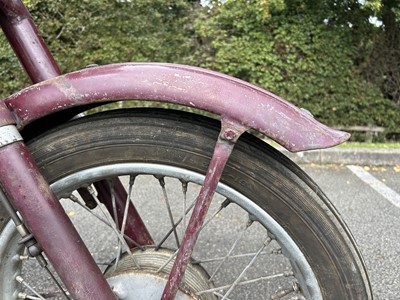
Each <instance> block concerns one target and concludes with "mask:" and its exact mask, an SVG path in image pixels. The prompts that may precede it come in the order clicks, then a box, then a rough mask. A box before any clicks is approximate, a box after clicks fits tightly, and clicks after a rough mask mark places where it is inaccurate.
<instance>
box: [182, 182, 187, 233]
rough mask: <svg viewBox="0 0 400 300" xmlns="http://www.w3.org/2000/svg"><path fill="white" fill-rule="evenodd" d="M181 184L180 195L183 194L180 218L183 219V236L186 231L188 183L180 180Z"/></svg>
mask: <svg viewBox="0 0 400 300" xmlns="http://www.w3.org/2000/svg"><path fill="white" fill-rule="evenodd" d="M181 183H182V194H183V207H182V218H183V224H182V236H183V235H184V234H185V230H186V214H187V212H186V210H187V209H186V203H187V190H188V183H187V182H186V181H183V180H181Z"/></svg>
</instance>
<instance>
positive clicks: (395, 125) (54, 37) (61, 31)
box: [0, 0, 400, 132]
mask: <svg viewBox="0 0 400 300" xmlns="http://www.w3.org/2000/svg"><path fill="white" fill-rule="evenodd" d="M199 2H200V1H197V0H190V1H189V0H175V1H172V0H168V1H161V0H151V1H148V0H135V1H127V0H91V1H89V0H81V1H77V0H71V1H63V0H53V1H43V0H26V1H25V3H26V4H27V5H28V7H29V9H30V11H31V13H32V15H33V16H34V19H35V21H36V22H37V24H38V26H39V29H40V31H41V32H42V34H43V37H44V39H45V41H46V43H47V44H48V45H49V47H50V49H51V51H52V53H54V54H55V57H56V59H57V61H59V63H60V66H61V69H62V70H63V72H69V71H72V70H76V69H81V68H83V67H85V66H86V65H89V64H93V63H96V64H107V63H112V62H123V61H163V62H174V63H184V64H192V65H197V66H202V67H206V68H210V69H214V70H217V71H221V72H223V73H227V74H230V75H233V76H235V77H238V78H241V79H244V80H246V81H249V82H252V83H254V84H256V85H259V86H262V87H264V88H266V89H268V90H271V91H273V92H274V93H276V94H278V95H280V96H282V97H284V98H286V99H288V100H289V101H291V102H293V103H294V104H296V105H298V106H301V107H304V108H307V109H308V110H310V111H311V112H312V113H313V114H314V115H315V116H316V117H317V118H318V119H319V120H321V121H323V122H326V123H328V124H330V125H341V126H346V125H374V126H383V127H386V128H388V129H389V131H394V132H400V128H399V127H400V126H399V124H400V88H399V87H400V67H399V61H400V26H399V24H400V4H399V1H397V0H365V1H359V0H336V1H331V0H243V1H242V0H227V1H210V3H209V6H206V7H201V6H200V4H199ZM372 17H374V18H375V19H376V20H377V21H382V22H383V23H384V26H378V25H377V23H375V24H373V23H371V18H372ZM0 64H1V68H0V76H1V78H2V81H1V82H0V90H1V96H3V97H5V96H6V95H9V94H10V93H12V92H15V91H17V90H19V89H20V88H21V87H23V86H26V85H28V84H29V80H28V79H27V78H26V76H25V75H24V74H23V72H21V71H20V67H19V65H18V62H17V60H16V58H15V57H14V56H13V54H12V51H11V49H9V47H8V45H7V44H6V43H5V41H4V40H1V41H0ZM129 105H131V104H129Z"/></svg>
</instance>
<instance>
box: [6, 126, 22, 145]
mask: <svg viewBox="0 0 400 300" xmlns="http://www.w3.org/2000/svg"><path fill="white" fill-rule="evenodd" d="M22 140H23V138H22V136H21V134H20V133H19V131H18V129H17V127H16V126H15V125H5V126H2V127H0V148H1V147H4V146H7V145H9V144H12V143H15V142H19V141H22Z"/></svg>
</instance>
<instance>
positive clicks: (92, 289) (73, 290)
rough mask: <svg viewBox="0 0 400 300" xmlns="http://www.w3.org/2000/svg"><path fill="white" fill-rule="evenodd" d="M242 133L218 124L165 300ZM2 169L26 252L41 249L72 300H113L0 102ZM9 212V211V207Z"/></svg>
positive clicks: (0, 174)
mask: <svg viewBox="0 0 400 300" xmlns="http://www.w3.org/2000/svg"><path fill="white" fill-rule="evenodd" d="M2 115H3V116H2ZM245 130H246V128H244V127H243V126H241V125H239V124H237V123H235V122H232V121H230V120H224V119H223V120H222V129H221V133H220V135H219V137H218V140H217V143H216V146H215V149H214V154H213V157H212V159H211V162H210V165H209V167H208V170H207V174H206V177H205V180H204V184H203V186H202V188H201V190H200V194H199V196H198V198H197V201H196V204H195V206H194V208H193V213H192V216H191V219H190V222H189V224H188V227H187V229H186V232H185V235H184V238H183V241H182V244H181V247H180V248H179V252H178V254H177V257H176V259H175V262H174V266H173V268H172V270H171V273H170V276H169V279H168V282H167V284H166V287H165V290H164V293H163V296H162V299H163V300H172V299H174V297H175V294H176V292H177V290H178V286H179V283H180V282H181V280H182V277H183V274H184V272H185V269H186V266H187V263H188V260H189V258H190V256H191V253H192V251H193V248H194V246H195V243H196V240H197V237H198V234H199V231H200V228H201V226H202V224H203V222H204V219H205V217H206V214H207V210H208V208H209V205H210V203H211V200H212V197H213V194H214V193H215V190H216V188H217V184H218V182H219V180H220V177H221V175H222V172H223V170H224V167H225V165H226V162H227V161H228V159H229V157H230V154H231V152H232V150H233V147H234V145H235V143H236V141H237V139H238V138H239V136H240V135H241V134H242V133H243V132H244V131H245ZM0 166H1V172H0V185H1V188H2V190H3V192H4V193H3V195H5V196H6V198H7V199H8V200H9V201H10V202H11V203H12V205H13V206H14V208H15V209H16V210H17V211H18V212H19V213H20V215H21V217H22V219H23V222H24V224H25V226H26V228H27V229H25V226H24V225H23V224H20V223H19V221H18V216H17V215H16V214H14V218H12V219H13V220H14V222H15V223H16V225H17V227H18V228H19V232H20V234H21V235H22V236H23V237H25V238H26V237H27V236H28V235H29V231H30V232H31V233H32V234H33V237H31V241H30V245H31V246H30V247H33V249H36V250H37V249H39V250H38V251H37V252H40V251H41V250H43V251H44V253H45V254H46V256H47V258H48V260H49V261H50V262H51V263H52V265H53V267H54V269H55V270H56V272H57V273H58V275H59V276H60V278H61V280H62V281H63V283H64V285H65V286H66V288H67V289H68V291H69V293H70V294H71V296H72V298H73V299H76V300H95V299H100V300H102V299H104V300H111V299H116V296H115V295H114V293H113V292H112V290H111V288H110V286H109V285H108V283H107V281H106V280H105V278H104V276H103V274H102V272H101V271H100V269H99V268H98V266H97V264H96V263H95V261H94V259H93V257H92V256H91V254H90V252H89V251H88V249H87V248H86V246H85V245H84V243H83V241H82V239H81V238H80V236H79V234H78V232H77V231H76V229H75V227H74V226H73V224H72V222H71V220H70V218H69V217H68V216H67V214H66V213H65V212H64V209H63V207H62V206H61V204H60V202H59V200H58V199H57V197H56V196H55V195H54V193H53V192H52V191H51V189H50V187H49V185H48V183H47V182H46V180H45V179H44V178H43V176H42V174H41V173H40V170H39V168H38V166H37V164H36V162H35V161H34V160H33V158H32V156H31V154H30V153H29V150H28V149H27V147H26V146H25V144H24V143H23V141H22V137H21V136H20V134H19V132H18V130H17V129H16V127H15V125H14V124H13V122H12V117H11V115H10V112H9V111H8V110H7V108H6V107H5V105H4V103H3V102H0ZM0 198H2V197H0ZM3 201H5V199H4V197H3ZM7 202H8V201H7ZM6 204H10V203H6ZM8 207H9V209H10V207H11V205H8ZM21 228H22V230H21ZM24 230H25V231H24ZM24 235H25V236H24ZM32 238H33V242H32ZM36 241H37V243H38V245H37V244H35V242H36ZM27 246H28V247H29V245H27ZM31 250H32V249H31Z"/></svg>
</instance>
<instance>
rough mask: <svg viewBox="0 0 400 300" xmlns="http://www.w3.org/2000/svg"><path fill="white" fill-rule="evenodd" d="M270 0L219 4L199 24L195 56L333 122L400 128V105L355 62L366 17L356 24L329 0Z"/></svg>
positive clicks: (357, 7)
mask: <svg viewBox="0 0 400 300" xmlns="http://www.w3.org/2000/svg"><path fill="white" fill-rule="evenodd" d="M266 3H267V1H261V0H248V1H227V2H226V3H225V4H224V5H220V6H217V5H214V6H213V9H212V10H211V11H210V12H208V13H207V14H206V15H205V16H203V17H202V19H200V20H199V21H198V22H197V24H196V26H197V27H196V29H197V31H196V32H197V33H198V34H199V36H200V40H201V41H202V44H203V49H202V51H198V56H197V58H198V59H197V61H201V65H202V66H205V67H208V68H211V69H215V70H218V71H221V72H224V73H228V74H230V75H232V76H235V77H239V78H242V79H244V80H246V81H250V82H252V83H254V84H256V85H259V86H262V87H264V88H266V89H269V90H271V91H273V92H274V93H276V94H278V95H281V96H283V97H284V98H287V99H289V100H290V101H291V102H293V103H294V104H296V105H298V106H301V107H304V108H307V109H308V110H310V111H311V112H312V113H313V114H314V115H315V116H316V117H317V118H318V119H320V120H321V121H323V122H326V123H328V124H330V125H352V124H353V125H355V124H357V125H379V126H384V127H389V128H398V126H399V121H400V115H399V110H398V107H396V105H394V103H392V102H391V101H390V100H389V99H385V98H383V97H382V93H381V91H380V90H379V88H378V87H377V86H375V85H373V84H371V83H369V82H367V81H366V80H364V79H363V78H362V76H361V74H360V71H359V69H358V66H357V63H356V60H357V59H358V58H359V53H358V51H359V50H360V49H361V48H362V46H363V44H362V39H361V38H355V37H354V33H355V32H356V33H360V32H363V33H365V32H367V31H370V29H369V28H366V26H367V25H366V23H365V21H366V20H367V21H368V18H367V19H366V20H365V17H366V16H365V17H364V19H362V20H358V21H357V22H358V24H364V25H363V26H364V27H360V26H359V27H358V28H354V26H351V25H349V23H348V21H347V17H348V16H347V12H346V10H342V9H339V8H336V12H335V11H332V8H330V6H329V5H330V4H329V2H325V1H286V6H285V7H283V6H279V9H274V10H271V6H270V5H268V6H266V5H265V4H266ZM336 3H338V5H339V4H340V3H341V2H340V1H337V2H336ZM353 4H354V8H353V9H354V11H355V10H356V9H357V10H358V14H359V15H363V12H362V11H361V10H362V9H363V8H362V7H361V6H360V4H359V3H353ZM339 6H340V5H339ZM275 7H276V6H275ZM310 7H312V8H310ZM321 12H325V13H326V14H322V15H321ZM339 12H341V15H338V14H339ZM353 13H354V12H353ZM324 16H330V17H329V18H328V17H325V18H324ZM334 16H336V17H334ZM360 18H361V17H360ZM353 23H354V24H356V20H354V21H353ZM204 51H207V52H208V55H204V53H203V52H204Z"/></svg>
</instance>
